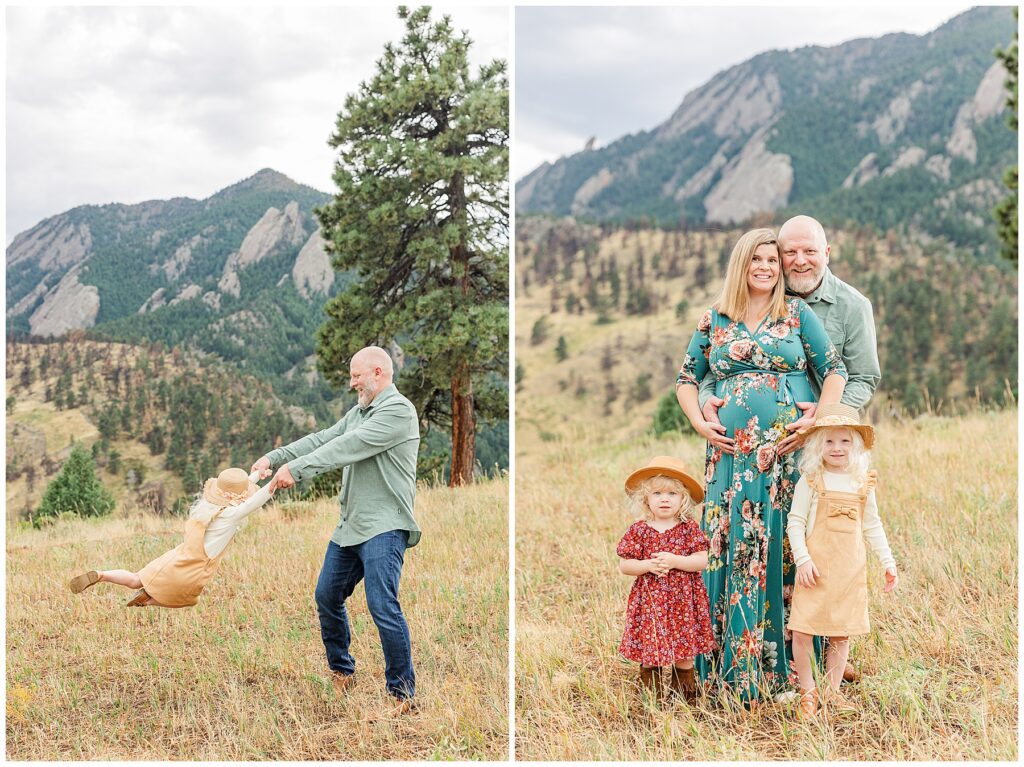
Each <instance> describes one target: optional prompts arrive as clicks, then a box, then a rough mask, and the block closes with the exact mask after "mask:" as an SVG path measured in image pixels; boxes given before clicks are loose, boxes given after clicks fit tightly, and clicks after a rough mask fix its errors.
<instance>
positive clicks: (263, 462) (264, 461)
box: [249, 456, 273, 479]
mask: <svg viewBox="0 0 1024 767" xmlns="http://www.w3.org/2000/svg"><path fill="white" fill-rule="evenodd" d="M249 471H250V472H253V471H258V472H259V473H260V479H266V478H267V477H269V476H270V475H271V474H273V472H272V471H271V470H270V459H269V458H267V457H266V456H263V457H262V458H260V459H259V460H258V461H256V463H254V464H253V465H252V468H251V469H249Z"/></svg>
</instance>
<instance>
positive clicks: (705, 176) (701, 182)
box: [662, 149, 728, 202]
mask: <svg viewBox="0 0 1024 767" xmlns="http://www.w3.org/2000/svg"><path fill="white" fill-rule="evenodd" d="M727 162H728V158H726V156H725V153H724V152H723V151H722V150H721V149H719V150H718V151H717V152H715V156H714V157H712V158H711V160H710V161H709V162H708V164H707V165H705V166H704V167H703V168H701V169H700V170H699V171H697V172H696V173H694V174H693V175H692V176H690V178H688V179H687V180H686V183H685V184H683V185H682V186H681V187H679V189H677V190H676V192H675V194H673V195H672V196H673V197H674V198H675V199H676V201H677V202H682V201H683V200H685V199H686V198H687V197H693V196H694V195H697V194H700V193H701V192H703V191H704V190H705V189H707V188H708V185H710V184H711V182H712V180H713V179H714V178H715V174H716V173H718V171H720V170H721V169H722V168H723V167H725V164H726V163H727ZM675 183H677V180H676V179H675V178H673V179H672V181H670V182H669V184H666V186H665V187H664V188H663V189H662V194H666V195H667V194H671V188H670V186H674V185H675Z"/></svg>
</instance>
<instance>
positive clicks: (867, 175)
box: [843, 152, 878, 189]
mask: <svg viewBox="0 0 1024 767" xmlns="http://www.w3.org/2000/svg"><path fill="white" fill-rule="evenodd" d="M877 176H878V155H877V154H875V153H874V152H871V153H870V154H866V155H864V157H863V158H861V161H860V162H859V163H857V167H856V168H854V169H853V170H852V171H850V175H849V176H847V177H846V178H845V179H844V180H843V189H853V187H855V186H864V185H865V184H866V183H868V182H869V181H870V180H871V179H873V178H876V177H877Z"/></svg>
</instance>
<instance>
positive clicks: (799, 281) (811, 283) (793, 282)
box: [785, 269, 825, 296]
mask: <svg viewBox="0 0 1024 767" xmlns="http://www.w3.org/2000/svg"><path fill="white" fill-rule="evenodd" d="M791 275H792V272H790V274H787V275H785V279H786V288H787V289H788V290H789V291H790V292H792V293H800V294H801V295H805V296H806V295H808V294H810V293H813V292H814V289H815V288H817V287H818V285H820V284H821V278H822V277H824V276H825V270H824V269H822V270H821V271H820V272H811V273H810V276H800V277H794V276H791Z"/></svg>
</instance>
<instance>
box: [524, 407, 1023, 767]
mask: <svg viewBox="0 0 1024 767" xmlns="http://www.w3.org/2000/svg"><path fill="white" fill-rule="evenodd" d="M532 402H533V401H532V400H531V403H532ZM523 409H524V410H525V411H526V413H524V414H525V415H527V417H529V416H530V415H534V414H535V413H536V408H535V407H534V406H533V404H530V405H529V406H528V407H524V408H523ZM1016 422H1017V412H1016V410H1013V411H1007V412H1001V413H976V414H971V415H967V416H964V417H962V418H956V419H953V418H938V417H926V418H922V419H920V420H917V421H912V422H906V423H903V424H883V425H882V426H881V427H880V429H879V444H878V447H877V449H876V450H875V457H874V460H875V466H876V468H877V469H878V470H879V472H880V483H881V484H880V487H879V502H880V506H881V512H882V516H883V521H884V522H885V525H886V530H887V533H888V536H889V541H890V544H891V546H892V548H893V553H894V554H895V556H896V560H897V562H898V564H899V567H900V572H901V581H900V586H899V588H898V590H897V592H896V593H895V594H892V595H883V594H882V593H881V584H882V572H881V569H880V568H879V566H878V563H877V561H876V560H874V559H872V558H871V557H870V556H869V582H870V592H871V620H872V631H871V633H870V634H868V635H866V636H863V637H858V638H856V639H855V640H854V644H853V653H852V655H853V659H854V661H855V663H856V664H858V665H859V666H861V668H862V670H863V673H864V677H863V680H862V681H861V682H859V683H858V684H857V685H855V686H853V687H852V688H850V689H851V693H852V697H853V699H854V700H855V701H856V702H857V704H858V706H859V707H860V712H859V714H858V715H856V716H854V717H852V718H849V719H846V720H843V721H842V722H838V723H831V722H827V721H823V722H817V723H801V722H798V721H796V718H795V716H794V712H793V710H792V709H791V708H789V707H787V706H783V705H777V704H770V705H764V706H762V707H761V708H760V709H759V710H757V712H756V713H754V714H752V715H751V714H744V713H741V712H738V711H734V710H730V709H728V708H721V707H718V706H716V705H714V704H713V702H712V701H710V700H707V699H705V700H703V702H702V703H701V705H700V706H699V707H698V708H696V709H694V710H690V709H687V708H686V707H685V706H683V705H682V704H676V706H675V707H674V708H672V707H669V708H666V709H663V710H659V709H652V708H650V707H648V708H645V707H644V706H643V705H641V704H640V702H639V701H638V696H637V695H636V692H635V688H634V687H633V680H634V678H635V676H636V667H635V665H634V664H630V663H627V662H626V661H624V660H622V659H621V658H620V657H619V655H618V652H617V648H618V643H619V640H620V638H621V632H622V621H623V616H624V613H625V604H626V596H627V594H628V591H629V587H630V584H631V579H630V578H627V577H625V576H622V575H620V574H619V573H618V569H617V560H616V557H615V544H616V543H617V541H618V539H619V537H620V536H621V535H622V533H623V532H624V531H625V529H626V527H627V526H628V524H629V522H630V521H631V520H630V519H629V517H628V516H627V511H626V505H625V497H624V494H623V492H622V482H623V480H624V479H625V477H626V476H627V475H628V473H629V472H630V471H631V470H632V469H634V468H636V467H637V466H640V465H643V464H644V463H646V461H647V460H648V459H649V458H650V457H651V456H653V455H658V454H673V455H678V456H680V457H681V458H683V459H684V460H685V461H687V462H688V464H689V465H691V466H693V467H700V466H702V465H703V446H702V444H701V443H700V442H699V441H698V439H697V438H696V437H674V438H668V437H666V438H663V439H661V440H658V439H656V438H653V437H649V436H647V437H641V436H633V437H632V438H630V439H625V440H618V439H612V438H610V437H609V436H608V430H609V429H611V428H615V424H614V423H603V422H592V423H590V424H583V423H582V417H581V413H579V412H577V413H574V414H573V417H572V418H571V419H570V422H569V423H568V424H558V423H554V424H552V423H551V422H548V423H547V424H545V428H547V429H551V430H552V431H557V434H556V435H555V438H554V439H548V440H537V439H536V436H535V434H534V435H531V434H529V433H528V432H529V431H531V430H532V429H534V428H535V427H533V426H530V425H529V424H521V425H520V428H519V431H518V432H517V443H518V441H519V436H520V434H523V436H524V437H525V438H526V440H528V443H529V445H530V448H529V449H528V451H527V452H528V453H529V455H527V456H523V460H521V462H520V463H519V464H517V480H516V592H517V593H516V599H517V613H516V615H517V619H516V629H517V633H516V750H517V757H518V758H520V759H532V760H536V759H544V760H567V759H592V760H598V759H601V760H604V759H615V760H726V759H728V760H732V759H799V760H818V759H853V760H881V759H888V760H909V759H913V760H926V759H937V760H965V759H972V760H973V759H979V760H994V759H1008V760H1014V759H1016V758H1017V736H1016V727H1017V588H1018V585H1017V535H1016V532H1017V521H1016V520H1017V516H1016V513H1017V497H1016V488H1017V473H1016V467H1017V439H1016ZM648 423H649V421H648ZM623 428H624V427H623ZM524 430H525V431H526V432H527V433H523V432H524ZM636 433H637V430H636V426H635V423H634V435H635V434H636Z"/></svg>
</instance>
